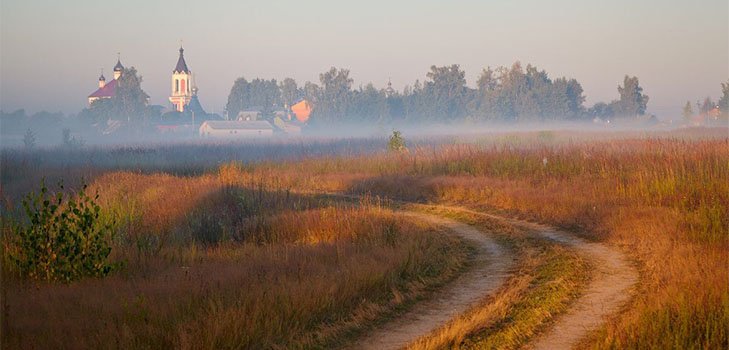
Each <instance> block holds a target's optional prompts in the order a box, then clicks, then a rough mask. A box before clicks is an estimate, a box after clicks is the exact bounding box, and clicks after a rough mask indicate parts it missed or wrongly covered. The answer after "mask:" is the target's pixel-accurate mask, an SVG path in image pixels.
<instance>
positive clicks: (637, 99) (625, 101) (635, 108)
mask: <svg viewBox="0 0 729 350" xmlns="http://www.w3.org/2000/svg"><path fill="white" fill-rule="evenodd" d="M618 93H619V94H620V100H619V101H617V104H616V110H615V113H616V114H617V115H620V116H639V115H644V114H645V111H646V108H647V106H648V96H647V95H645V94H643V88H642V87H640V85H639V83H638V78H637V77H629V76H627V75H626V76H625V78H624V79H623V86H620V85H618Z"/></svg>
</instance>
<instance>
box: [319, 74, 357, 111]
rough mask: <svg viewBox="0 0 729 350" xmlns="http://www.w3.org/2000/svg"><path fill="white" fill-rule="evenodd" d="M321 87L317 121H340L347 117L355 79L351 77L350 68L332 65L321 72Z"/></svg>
mask: <svg viewBox="0 0 729 350" xmlns="http://www.w3.org/2000/svg"><path fill="white" fill-rule="evenodd" d="M319 82H320V83H321V89H320V90H319V96H317V97H318V98H317V99H318V101H317V103H316V105H315V106H316V107H315V108H314V116H313V117H312V120H314V121H316V122H340V121H342V120H344V119H345V118H346V114H347V111H348V108H349V104H350V98H351V93H352V83H353V82H354V80H353V79H352V78H350V77H349V70H348V69H337V68H335V67H332V68H331V69H329V71H327V72H324V73H321V74H319Z"/></svg>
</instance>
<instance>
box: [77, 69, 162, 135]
mask: <svg viewBox="0 0 729 350" xmlns="http://www.w3.org/2000/svg"><path fill="white" fill-rule="evenodd" d="M148 99H149V95H147V93H145V92H144V90H142V77H141V76H138V75H137V70H136V69H135V68H134V67H130V68H125V69H124V71H123V72H122V75H121V77H119V81H117V87H116V91H115V93H114V96H112V97H111V98H101V99H98V100H96V101H94V102H93V103H92V104H91V106H89V108H86V109H84V110H82V111H81V113H79V118H80V119H81V120H84V121H86V122H89V123H93V124H97V123H101V122H106V121H107V120H109V119H116V120H123V121H127V122H129V123H130V125H129V126H131V125H140V124H141V123H139V122H140V121H146V120H147V119H148V117H149V115H150V110H149V108H148V106H147V100H148ZM133 122H134V124H132V123H133Z"/></svg>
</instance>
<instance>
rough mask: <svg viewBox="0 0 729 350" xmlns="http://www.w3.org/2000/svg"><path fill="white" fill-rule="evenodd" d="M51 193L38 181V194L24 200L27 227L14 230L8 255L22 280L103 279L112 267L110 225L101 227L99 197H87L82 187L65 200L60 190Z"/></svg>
mask: <svg viewBox="0 0 729 350" xmlns="http://www.w3.org/2000/svg"><path fill="white" fill-rule="evenodd" d="M59 186H60V188H61V190H60V191H59V192H56V193H54V194H51V193H49V192H48V188H47V187H46V185H45V183H44V182H41V188H40V192H39V193H38V194H36V193H34V192H31V193H29V194H28V195H27V196H26V197H25V199H23V208H24V209H25V214H26V217H27V222H26V223H25V224H20V223H17V224H15V225H13V227H12V232H11V237H10V244H9V247H8V248H9V249H8V251H7V252H8V255H9V258H10V262H11V264H12V265H13V267H15V268H16V269H17V270H18V271H19V272H20V274H21V275H22V276H25V277H29V278H33V279H40V280H47V281H65V282H69V281H72V280H75V279H78V278H80V277H84V276H95V277H100V276H105V275H107V274H108V273H109V272H110V271H112V270H113V269H114V268H115V267H116V265H115V264H111V263H109V262H108V261H107V259H108V257H109V254H110V253H111V239H112V236H113V229H112V225H111V224H109V223H102V220H101V219H100V212H101V208H100V207H99V206H98V205H97V204H96V200H97V199H98V194H97V195H96V196H95V197H94V198H91V197H89V196H88V195H87V194H86V188H87V186H86V184H85V183H84V184H83V187H82V189H81V190H80V191H79V192H78V194H77V195H76V197H75V198H71V199H68V200H66V201H64V199H63V197H64V196H63V192H62V191H63V185H62V184H59Z"/></svg>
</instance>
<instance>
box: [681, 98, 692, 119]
mask: <svg viewBox="0 0 729 350" xmlns="http://www.w3.org/2000/svg"><path fill="white" fill-rule="evenodd" d="M682 115H683V119H685V120H690V119H691V117H693V116H694V109H693V108H692V107H691V101H686V104H685V105H684V106H683V111H682Z"/></svg>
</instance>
